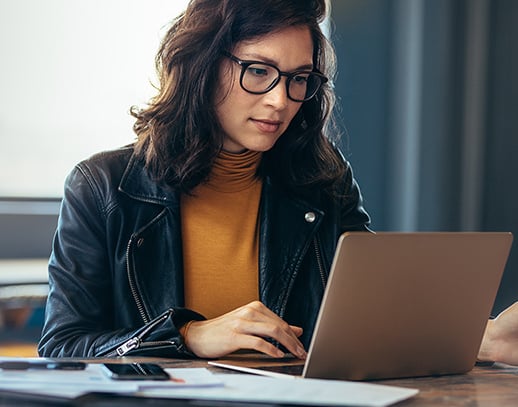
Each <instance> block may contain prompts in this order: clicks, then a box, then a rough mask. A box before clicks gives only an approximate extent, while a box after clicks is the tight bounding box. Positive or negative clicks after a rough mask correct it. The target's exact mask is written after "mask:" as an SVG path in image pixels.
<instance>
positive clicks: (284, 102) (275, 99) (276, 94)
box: [264, 78, 290, 110]
mask: <svg viewBox="0 0 518 407" xmlns="http://www.w3.org/2000/svg"><path fill="white" fill-rule="evenodd" d="M264 98H265V102H266V103H267V104H268V105H270V106H273V107H274V108H275V109H276V110H283V109H285V108H286V107H287V106H288V103H289V102H290V99H289V98H288V89H287V87H286V78H281V79H280V80H279V82H278V83H277V84H276V85H275V87H274V88H273V89H271V90H270V91H269V92H267V93H265V94H264Z"/></svg>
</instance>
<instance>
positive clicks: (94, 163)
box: [38, 146, 369, 357]
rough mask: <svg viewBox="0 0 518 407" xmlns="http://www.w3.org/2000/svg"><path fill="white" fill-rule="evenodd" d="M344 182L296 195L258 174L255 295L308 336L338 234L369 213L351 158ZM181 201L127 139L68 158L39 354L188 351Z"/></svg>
mask: <svg viewBox="0 0 518 407" xmlns="http://www.w3.org/2000/svg"><path fill="white" fill-rule="evenodd" d="M344 192H345V195H346V196H347V198H346V199H344V201H343V202H341V203H337V202H332V200H331V199H329V198H328V197H326V195H324V194H321V193H319V192H318V191H315V193H314V194H312V195H311V197H310V198H309V199H304V200H302V199H298V198H296V197H294V196H291V195H290V194H287V193H286V192H285V191H284V190H283V189H282V188H280V187H279V186H278V185H276V183H275V180H274V179H272V177H269V176H266V177H265V178H264V181H263V190H262V195H261V203H260V218H259V222H260V250H259V294H260V300H261V301H262V302H263V303H264V304H265V305H266V306H268V307H269V308H270V309H271V310H273V311H274V312H275V313H277V314H278V315H279V316H281V317H282V318H283V319H284V320H286V321H287V322H289V323H290V324H293V325H298V326H301V327H303V329H304V334H303V336H302V338H301V340H302V343H303V344H304V345H305V346H306V347H307V346H308V344H309V340H310V337H311V333H312V332H313V327H314V324H315V320H316V317H317V313H318V309H319V305H320V301H321V299H322V295H323V291H324V286H325V283H326V280H327V273H328V271H329V269H330V265H331V261H332V259H333V253H334V249H335V245H336V242H337V240H338V237H339V235H340V234H341V233H342V232H344V231H347V230H367V225H368V223H369V217H368V215H367V214H366V212H365V211H364V210H363V208H362V199H361V195H360V192H359V190H358V187H357V185H356V182H355V181H354V179H353V177H352V172H351V171H350V170H349V171H348V173H347V177H346V179H345V180H344ZM179 202H180V194H179V193H175V192H172V191H170V190H166V189H163V188H161V187H160V186H159V185H157V184H156V183H155V182H153V181H152V180H151V179H150V178H149V176H148V174H147V172H146V170H145V168H144V166H143V163H142V162H141V161H140V160H138V159H137V158H136V156H134V155H133V148H132V147H131V146H130V147H125V148H122V149H119V150H115V151H111V152H105V153H100V154H97V155H95V156H94V157H92V158H90V159H88V160H86V161H84V162H82V163H80V164H78V165H77V166H76V167H75V168H74V170H73V171H72V172H71V173H70V175H69V176H68V178H67V181H66V183H65V191H64V198H63V202H62V207H61V211H60V216H59V221H58V227H57V231H56V235H55V238H54V243H53V251H52V255H51V257H50V261H49V282H50V291H49V296H48V300H47V307H46V317H45V325H44V328H43V333H42V337H41V339H40V342H39V348H38V349H39V353H40V355H41V356H47V357H69V356H76V357H92V356H104V357H111V356H122V355H125V354H127V355H135V354H138V355H150V356H151V355H153V356H164V357H179V356H187V355H190V353H189V352H188V350H187V349H186V348H185V346H184V343H183V341H182V338H181V335H180V334H179V332H178V328H179V327H180V326H182V325H183V324H184V323H185V322H186V321H189V320H192V319H203V316H201V315H199V314H197V313H195V312H194V311H191V310H188V309H185V308H183V305H184V297H183V266H182V243H181V242H182V240H181V230H180V204H179ZM207 233H210V231H207Z"/></svg>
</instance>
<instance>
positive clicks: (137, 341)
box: [106, 309, 173, 357]
mask: <svg viewBox="0 0 518 407" xmlns="http://www.w3.org/2000/svg"><path fill="white" fill-rule="evenodd" d="M172 312H173V310H172V309H168V310H167V311H166V312H164V313H163V314H162V315H160V316H158V317H157V318H155V319H154V320H153V321H151V322H149V323H148V325H147V326H146V327H145V329H144V330H143V331H142V332H140V333H139V334H138V335H137V336H134V337H133V338H130V339H128V340H127V341H126V342H124V343H123V344H122V345H119V346H118V347H117V348H115V350H114V351H113V352H110V353H109V354H107V355H106V357H112V356H124V355H125V354H127V353H128V352H129V351H132V350H133V349H137V348H140V347H141V346H142V345H143V343H142V338H143V337H144V336H146V335H147V334H148V333H149V332H150V331H152V330H153V329H154V328H155V327H156V326H157V325H159V324H160V323H162V322H163V321H165V320H166V319H167V318H169V315H171V313H172ZM159 344H173V342H172V341H153V342H146V346H153V345H159Z"/></svg>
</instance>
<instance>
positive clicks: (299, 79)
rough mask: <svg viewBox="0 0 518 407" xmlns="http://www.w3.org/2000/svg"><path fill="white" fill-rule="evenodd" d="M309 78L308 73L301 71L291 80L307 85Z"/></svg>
mask: <svg viewBox="0 0 518 407" xmlns="http://www.w3.org/2000/svg"><path fill="white" fill-rule="evenodd" d="M308 79H309V74H308V73H301V74H297V75H294V76H293V77H292V79H291V81H292V82H293V83H295V84H297V85H306V84H307V82H308Z"/></svg>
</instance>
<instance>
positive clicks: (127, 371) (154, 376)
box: [103, 363, 169, 380]
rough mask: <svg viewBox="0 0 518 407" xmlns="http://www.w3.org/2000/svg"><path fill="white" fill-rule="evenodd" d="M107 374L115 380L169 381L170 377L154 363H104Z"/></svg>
mask: <svg viewBox="0 0 518 407" xmlns="http://www.w3.org/2000/svg"><path fill="white" fill-rule="evenodd" d="M103 366H104V368H105V371H106V373H107V374H108V376H110V377H111V378H112V379H115V380H168V379H169V375H168V374H167V372H166V371H165V370H164V369H162V368H161V367H160V366H159V365H157V364H154V363H104V364H103Z"/></svg>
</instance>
